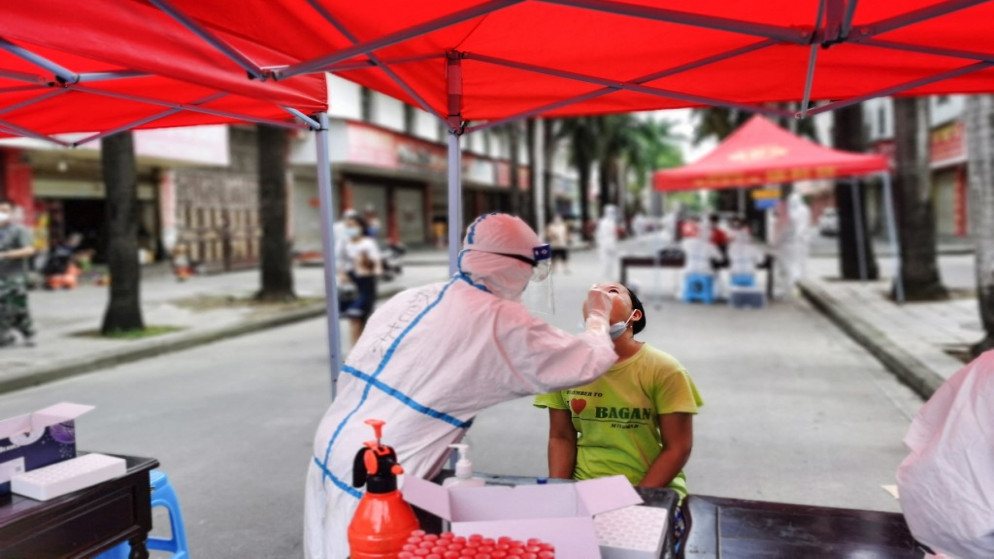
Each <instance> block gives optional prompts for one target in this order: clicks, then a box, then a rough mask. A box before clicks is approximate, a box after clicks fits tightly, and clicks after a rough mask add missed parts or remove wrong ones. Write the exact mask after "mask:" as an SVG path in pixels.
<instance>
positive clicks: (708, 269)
mask: <svg viewBox="0 0 994 559" xmlns="http://www.w3.org/2000/svg"><path fill="white" fill-rule="evenodd" d="M680 248H681V249H683V268H682V269H681V270H680V285H679V286H678V287H679V289H678V291H679V292H678V293H677V296H678V297H680V298H683V289H684V288H685V287H686V284H687V281H686V278H687V275H689V274H701V275H709V276H713V275H714V264H715V263H716V262H720V261H721V260H722V258H723V257H722V254H721V251H720V250H718V247H717V246H715V244H714V243H712V242H711V223H710V222H709V221H708V220H707V219H701V220H700V222H699V223H698V226H697V236H696V237H684V238H683V239H682V240H681V241H680Z"/></svg>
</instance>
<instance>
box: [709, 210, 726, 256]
mask: <svg viewBox="0 0 994 559" xmlns="http://www.w3.org/2000/svg"><path fill="white" fill-rule="evenodd" d="M710 221H711V237H710V238H709V239H708V240H710V241H711V244H713V245H714V246H715V247H717V249H718V252H720V253H721V259H720V260H719V261H718V262H716V263H715V268H722V267H724V266H727V265H728V241H729V235H728V233H726V232H725V229H724V228H723V227H722V226H721V220H720V218H719V217H718V214H711V217H710Z"/></svg>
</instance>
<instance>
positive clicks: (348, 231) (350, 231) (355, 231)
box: [345, 227, 361, 239]
mask: <svg viewBox="0 0 994 559" xmlns="http://www.w3.org/2000/svg"><path fill="white" fill-rule="evenodd" d="M360 233H361V231H359V228H358V227H346V228H345V236H346V237H348V238H350V239H354V238H356V237H358V236H359V234H360Z"/></svg>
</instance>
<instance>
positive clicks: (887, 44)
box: [851, 37, 994, 62]
mask: <svg viewBox="0 0 994 559" xmlns="http://www.w3.org/2000/svg"><path fill="white" fill-rule="evenodd" d="M851 42H853V43H858V44H861V45H866V46H868V47H878V48H882V49H891V50H901V51H907V52H917V53H921V54H934V55H936V56H948V57H950V58H963V59H966V60H977V61H980V62H994V54H991V53H988V52H974V51H969V50H959V49H947V48H941V47H932V46H925V45H910V44H908V43H898V42H896V41H881V40H880V39H873V38H869V39H863V38H859V37H857V38H854V39H852V41H851Z"/></svg>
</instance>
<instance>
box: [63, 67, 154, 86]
mask: <svg viewBox="0 0 994 559" xmlns="http://www.w3.org/2000/svg"><path fill="white" fill-rule="evenodd" d="M151 75H153V74H149V73H148V72H139V71H137V70H121V71H120V72H84V73H82V74H80V75H79V79H78V80H76V83H85V82H102V81H107V80H121V79H128V78H144V77H146V76H151Z"/></svg>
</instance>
